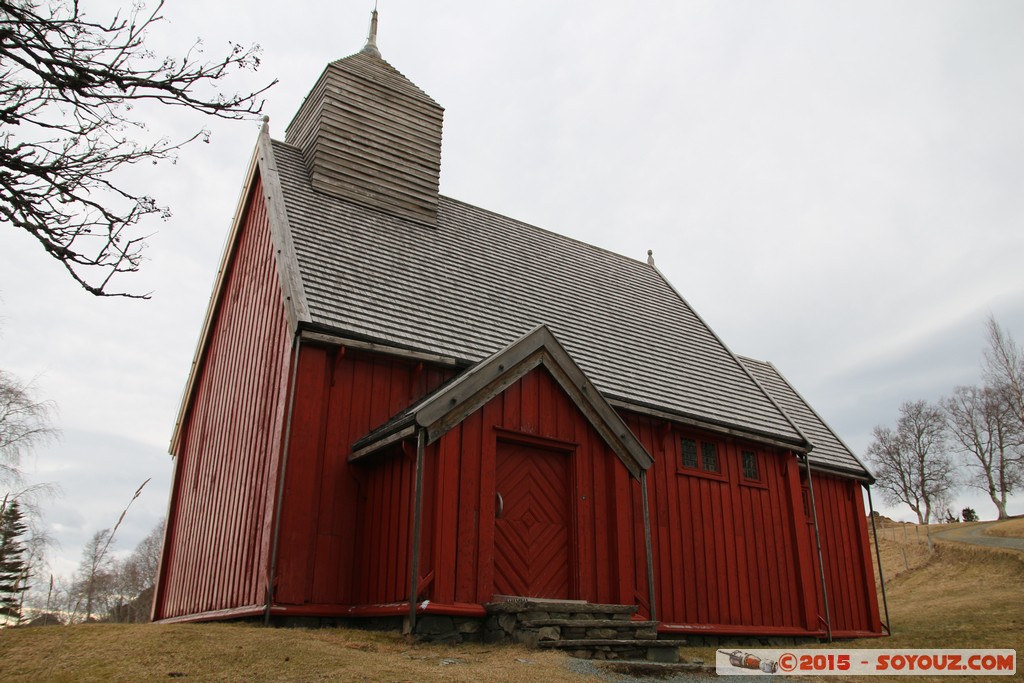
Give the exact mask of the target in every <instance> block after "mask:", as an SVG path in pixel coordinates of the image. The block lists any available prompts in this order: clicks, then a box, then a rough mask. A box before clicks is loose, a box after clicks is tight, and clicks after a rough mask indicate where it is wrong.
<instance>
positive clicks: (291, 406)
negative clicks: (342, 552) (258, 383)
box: [263, 330, 302, 625]
mask: <svg viewBox="0 0 1024 683" xmlns="http://www.w3.org/2000/svg"><path fill="white" fill-rule="evenodd" d="M300 346H302V336H301V335H300V334H299V331H298V330H296V331H295V347H294V348H295V351H294V353H293V354H292V371H291V377H290V378H289V380H288V406H287V408H286V410H287V412H286V413H285V415H286V416H287V417H286V418H285V427H284V445H283V446H282V452H281V466H280V467H279V468H278V470H277V472H278V474H277V501H276V502H275V504H274V535H273V541H272V542H271V545H270V573H269V574H268V575H267V605H266V607H264V609H263V623H264V624H265V625H267V624H270V605H271V603H273V600H274V580H275V578H276V576H277V549H278V543H279V542H280V539H281V506H282V504H283V502H284V480H285V476H286V475H287V473H288V451H289V449H290V447H291V441H292V416H293V414H294V413H295V384H296V378H297V377H298V374H299V347H300Z"/></svg>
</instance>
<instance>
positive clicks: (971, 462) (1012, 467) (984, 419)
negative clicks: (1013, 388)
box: [942, 387, 1024, 519]
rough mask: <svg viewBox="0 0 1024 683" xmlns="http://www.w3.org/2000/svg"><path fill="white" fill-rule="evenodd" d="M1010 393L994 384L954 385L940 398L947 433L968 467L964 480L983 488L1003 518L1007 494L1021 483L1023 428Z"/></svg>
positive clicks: (1005, 515)
mask: <svg viewBox="0 0 1024 683" xmlns="http://www.w3.org/2000/svg"><path fill="white" fill-rule="evenodd" d="M1009 398H1010V394H1009V392H1006V391H1000V390H998V389H996V388H993V387H957V388H956V389H954V390H953V395H952V396H950V397H948V398H945V399H943V401H942V408H943V410H944V411H945V413H946V422H947V425H948V428H949V433H950V434H951V435H952V437H953V440H954V441H955V442H956V445H957V446H958V448H959V450H960V451H961V453H963V455H964V459H965V463H966V464H967V466H968V468H969V469H970V470H971V477H970V478H968V480H967V483H968V484H969V485H970V486H973V487H975V488H978V489H981V490H982V491H985V492H986V493H987V494H988V495H989V498H991V499H992V503H993V504H994V505H995V506H996V510H997V511H998V514H999V519H1006V518H1007V514H1006V500H1007V497H1008V496H1009V495H1010V494H1012V493H1013V492H1014V491H1016V490H1017V489H1018V488H1020V486H1021V484H1022V483H1024V458H1022V455H1021V437H1022V429H1021V425H1020V422H1019V420H1018V419H1017V416H1016V414H1015V410H1014V407H1013V406H1012V405H1010V402H1009V400H1008V399H1009Z"/></svg>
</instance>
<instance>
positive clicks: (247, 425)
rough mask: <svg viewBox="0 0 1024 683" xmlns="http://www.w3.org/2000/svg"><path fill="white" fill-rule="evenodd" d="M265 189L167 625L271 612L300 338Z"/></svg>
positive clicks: (210, 392) (200, 433)
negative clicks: (274, 547) (215, 614)
mask: <svg viewBox="0 0 1024 683" xmlns="http://www.w3.org/2000/svg"><path fill="white" fill-rule="evenodd" d="M262 196H263V195H262V189H261V186H260V183H259V182H257V183H256V186H255V187H254V188H253V191H252V193H251V194H250V198H249V206H248V208H247V212H246V216H245V221H244V224H243V225H242V227H241V230H240V233H239V236H238V241H237V243H236V247H235V253H234V255H233V257H232V259H231V261H230V263H229V265H228V270H227V272H226V274H225V276H224V287H223V289H222V290H221V293H220V299H219V301H218V304H217V308H216V311H215V314H214V319H213V322H212V332H211V336H210V338H209V342H208V346H207V348H206V350H205V354H204V356H203V359H202V365H201V367H200V369H199V372H198V375H197V380H196V385H195V388H194V394H193V396H192V398H191V403H190V406H189V409H188V412H187V414H186V417H185V420H184V422H183V424H182V425H181V430H182V439H181V443H180V446H179V451H178V452H177V453H175V456H176V458H177V459H178V462H177V464H176V468H177V471H178V478H177V481H176V484H175V489H174V492H173V494H172V504H171V509H170V515H169V520H168V533H167V537H166V541H165V548H164V560H163V566H162V576H161V578H160V586H159V592H158V596H157V601H156V605H155V609H154V616H155V618H157V619H166V618H172V617H178V616H186V615H191V614H198V613H202V612H209V611H214V610H222V609H233V608H240V607H249V606H258V605H260V604H262V602H263V600H264V593H265V589H266V581H267V575H266V568H267V566H268V559H269V557H268V556H269V545H270V544H269V538H268V530H269V528H270V523H271V522H270V518H271V516H272V506H273V499H274V490H273V486H272V485H271V483H272V480H273V479H274V477H275V476H276V475H275V472H276V468H277V464H278V457H279V453H280V449H281V435H282V431H283V430H282V425H283V422H284V411H285V402H286V399H287V393H288V392H287V387H288V376H289V361H290V350H291V341H292V340H291V335H290V332H289V328H288V324H287V320H286V317H285V310H284V306H283V298H282V295H281V288H280V283H279V280H278V274H277V270H276V263H275V257H274V252H273V246H272V243H271V239H270V227H269V221H268V218H267V213H266V208H265V206H264V204H263V200H262Z"/></svg>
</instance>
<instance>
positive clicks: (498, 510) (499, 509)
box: [494, 492, 505, 518]
mask: <svg viewBox="0 0 1024 683" xmlns="http://www.w3.org/2000/svg"><path fill="white" fill-rule="evenodd" d="M494 495H495V496H497V497H498V501H497V503H498V504H497V506H496V507H495V508H494V517H495V518H500V517H501V514H502V513H503V512H505V499H504V498H502V497H501V494H500V493H498V492H495V493H494Z"/></svg>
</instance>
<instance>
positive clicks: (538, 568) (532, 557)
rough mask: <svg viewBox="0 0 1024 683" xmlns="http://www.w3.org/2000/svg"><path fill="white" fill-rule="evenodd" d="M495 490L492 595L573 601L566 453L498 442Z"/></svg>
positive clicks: (567, 462)
mask: <svg viewBox="0 0 1024 683" xmlns="http://www.w3.org/2000/svg"><path fill="white" fill-rule="evenodd" d="M495 488H496V490H497V494H498V495H499V496H500V498H501V504H500V507H501V508H502V509H501V511H500V515H499V516H497V518H496V519H495V521H494V592H495V593H496V594H499V595H520V596H527V597H533V598H562V599H567V598H571V597H572V596H571V595H570V594H569V593H570V573H569V567H570V557H571V552H570V543H571V540H572V534H571V533H570V529H569V520H570V514H569V500H570V495H569V456H568V454H566V453H563V452H558V451H552V450H546V449H542V448H531V447H529V446H523V445H520V444H512V443H503V442H499V443H498V452H497V462H496V471H495ZM496 510H497V508H496Z"/></svg>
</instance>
